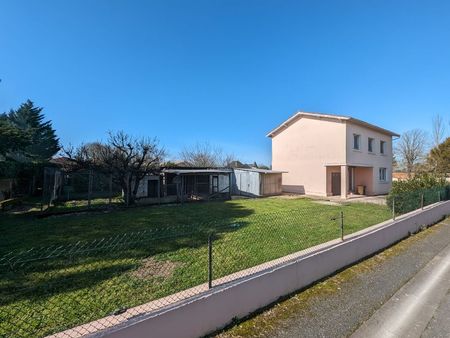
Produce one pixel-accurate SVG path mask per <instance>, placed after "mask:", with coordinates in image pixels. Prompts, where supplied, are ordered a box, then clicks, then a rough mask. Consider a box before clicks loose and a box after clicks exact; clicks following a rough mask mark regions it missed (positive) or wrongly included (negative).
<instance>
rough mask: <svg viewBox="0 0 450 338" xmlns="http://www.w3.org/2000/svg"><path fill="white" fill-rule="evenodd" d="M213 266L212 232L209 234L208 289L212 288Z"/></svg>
mask: <svg viewBox="0 0 450 338" xmlns="http://www.w3.org/2000/svg"><path fill="white" fill-rule="evenodd" d="M212 269H213V266H212V234H210V235H209V236H208V289H211V288H212V278H213V271H212Z"/></svg>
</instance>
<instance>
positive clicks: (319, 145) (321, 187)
mask: <svg viewBox="0 0 450 338" xmlns="http://www.w3.org/2000/svg"><path fill="white" fill-rule="evenodd" d="M345 144H346V124H345V122H343V121H339V120H332V119H324V118H300V119H298V120H297V121H295V122H294V123H293V124H292V125H290V126H289V127H288V128H286V129H285V130H283V132H280V133H278V134H277V135H275V136H273V137H272V169H273V170H286V171H288V172H287V173H283V191H286V192H294V193H306V194H312V195H322V196H324V195H326V191H327V170H326V166H325V164H329V163H345V161H346V146H345Z"/></svg>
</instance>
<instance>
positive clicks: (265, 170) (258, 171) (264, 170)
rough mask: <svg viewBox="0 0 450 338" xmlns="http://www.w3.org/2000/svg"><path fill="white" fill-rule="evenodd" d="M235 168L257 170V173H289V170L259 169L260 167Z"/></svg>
mask: <svg viewBox="0 0 450 338" xmlns="http://www.w3.org/2000/svg"><path fill="white" fill-rule="evenodd" d="M234 170H244V171H253V172H257V173H261V174H282V173H287V171H280V170H269V169H259V168H235V169H234Z"/></svg>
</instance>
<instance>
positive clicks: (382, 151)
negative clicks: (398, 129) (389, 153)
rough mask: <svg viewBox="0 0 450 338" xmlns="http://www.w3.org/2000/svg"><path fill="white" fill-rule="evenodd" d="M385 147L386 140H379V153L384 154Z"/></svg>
mask: <svg viewBox="0 0 450 338" xmlns="http://www.w3.org/2000/svg"><path fill="white" fill-rule="evenodd" d="M385 147H386V142H384V141H380V154H384V151H385V149H384V148H385Z"/></svg>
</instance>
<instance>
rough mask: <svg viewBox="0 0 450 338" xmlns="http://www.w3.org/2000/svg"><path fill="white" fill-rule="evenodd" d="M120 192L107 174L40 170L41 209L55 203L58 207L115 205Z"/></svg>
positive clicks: (92, 171) (118, 187)
mask: <svg viewBox="0 0 450 338" xmlns="http://www.w3.org/2000/svg"><path fill="white" fill-rule="evenodd" d="M121 193H122V190H121V188H120V186H118V185H117V184H116V183H115V182H114V181H113V179H112V176H111V175H108V174H104V173H101V172H96V171H94V170H79V171H75V172H64V171H62V170H60V169H58V168H54V167H51V168H44V179H43V190H42V208H48V207H50V206H52V205H54V204H55V203H57V204H60V205H61V207H67V208H71V207H91V206H101V205H111V204H112V203H115V202H116V200H117V199H118V196H121Z"/></svg>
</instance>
